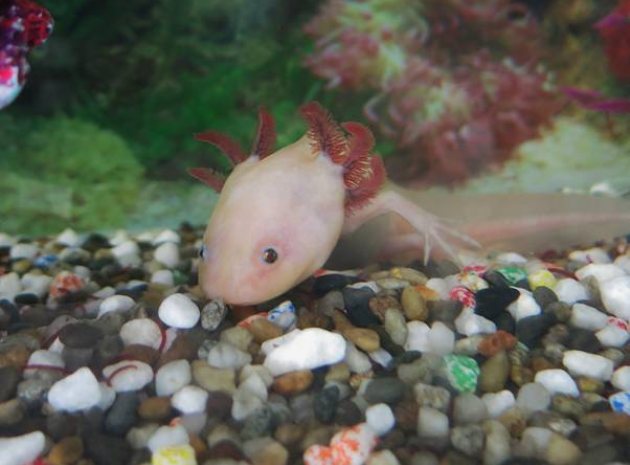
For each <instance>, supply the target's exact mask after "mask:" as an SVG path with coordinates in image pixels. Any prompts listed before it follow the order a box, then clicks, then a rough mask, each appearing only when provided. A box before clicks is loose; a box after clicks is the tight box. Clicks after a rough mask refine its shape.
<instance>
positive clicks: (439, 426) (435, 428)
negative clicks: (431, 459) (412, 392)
mask: <svg viewBox="0 0 630 465" xmlns="http://www.w3.org/2000/svg"><path fill="white" fill-rule="evenodd" d="M417 431H418V436H420V437H421V438H423V439H441V438H446V437H448V434H449V419H448V416H446V414H444V413H442V412H440V411H439V410H436V409H434V408H431V407H420V409H419V410H418V426H417Z"/></svg>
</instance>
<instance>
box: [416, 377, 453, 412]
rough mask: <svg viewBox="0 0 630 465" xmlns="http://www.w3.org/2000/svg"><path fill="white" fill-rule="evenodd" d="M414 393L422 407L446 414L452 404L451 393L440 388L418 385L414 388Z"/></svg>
mask: <svg viewBox="0 0 630 465" xmlns="http://www.w3.org/2000/svg"><path fill="white" fill-rule="evenodd" d="M413 392H414V396H415V400H416V403H417V404H418V405H419V406H420V407H431V408H434V409H436V410H440V411H442V412H446V411H447V410H448V408H449V406H450V404H451V393H450V392H449V391H448V389H446V388H443V387H440V386H432V385H430V384H424V383H417V384H416V385H415V386H414V387H413Z"/></svg>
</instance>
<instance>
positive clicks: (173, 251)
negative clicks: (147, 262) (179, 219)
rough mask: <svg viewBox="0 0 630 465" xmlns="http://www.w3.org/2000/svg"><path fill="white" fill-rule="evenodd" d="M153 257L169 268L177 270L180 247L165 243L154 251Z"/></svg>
mask: <svg viewBox="0 0 630 465" xmlns="http://www.w3.org/2000/svg"><path fill="white" fill-rule="evenodd" d="M153 257H154V258H155V260H156V261H157V262H158V263H161V264H162V265H164V266H166V267H167V268H175V267H176V266H177V265H178V264H179V260H180V257H179V247H178V246H177V244H174V243H172V242H165V243H163V244H162V245H160V246H158V247H157V248H156V249H155V250H154V252H153Z"/></svg>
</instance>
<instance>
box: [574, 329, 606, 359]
mask: <svg viewBox="0 0 630 465" xmlns="http://www.w3.org/2000/svg"><path fill="white" fill-rule="evenodd" d="M567 346H568V347H569V349H574V350H582V351H584V352H591V353H597V352H599V351H601V350H602V349H603V347H602V344H601V342H599V339H597V337H596V336H595V333H593V332H592V331H589V330H588V329H582V328H572V329H571V335H570V337H569V340H568V341H567Z"/></svg>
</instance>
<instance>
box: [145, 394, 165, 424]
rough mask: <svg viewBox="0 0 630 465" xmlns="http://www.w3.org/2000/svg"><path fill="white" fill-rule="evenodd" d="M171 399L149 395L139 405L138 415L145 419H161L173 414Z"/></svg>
mask: <svg viewBox="0 0 630 465" xmlns="http://www.w3.org/2000/svg"><path fill="white" fill-rule="evenodd" d="M171 410H172V409H171V400H170V399H169V398H168V397H149V398H148V399H145V400H143V401H142V402H141V403H140V405H139V406H138V415H140V417H141V418H142V419H144V420H149V421H160V420H164V419H166V418H168V417H169V416H170V415H171Z"/></svg>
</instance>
